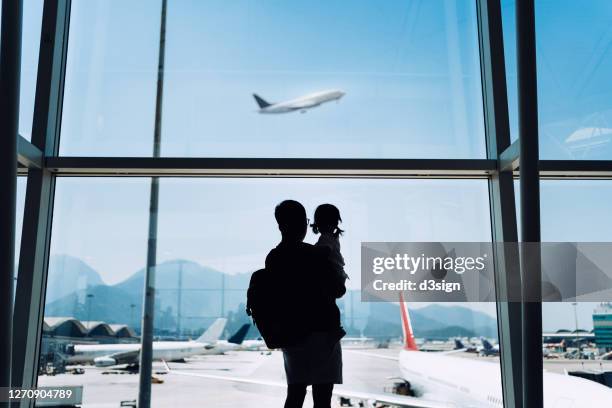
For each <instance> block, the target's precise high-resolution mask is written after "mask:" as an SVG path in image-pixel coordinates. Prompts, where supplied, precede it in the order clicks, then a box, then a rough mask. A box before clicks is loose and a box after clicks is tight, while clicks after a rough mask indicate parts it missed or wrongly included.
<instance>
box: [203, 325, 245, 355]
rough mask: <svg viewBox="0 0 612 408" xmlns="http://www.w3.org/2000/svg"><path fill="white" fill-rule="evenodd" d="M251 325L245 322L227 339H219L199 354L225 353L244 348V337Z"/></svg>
mask: <svg viewBox="0 0 612 408" xmlns="http://www.w3.org/2000/svg"><path fill="white" fill-rule="evenodd" d="M250 328H251V325H250V324H249V323H245V324H243V325H242V326H241V327H240V329H238V331H237V332H236V333H235V334H234V335H233V336H232V337H230V338H229V339H227V340H217V341H216V342H215V344H214V346H213V347H212V348H209V349H205V350H203V351H202V352H201V353H199V354H215V355H217V354H224V353H226V352H228V351H234V350H243V345H244V338H245V337H246V335H247V333H248V332H249V329H250Z"/></svg>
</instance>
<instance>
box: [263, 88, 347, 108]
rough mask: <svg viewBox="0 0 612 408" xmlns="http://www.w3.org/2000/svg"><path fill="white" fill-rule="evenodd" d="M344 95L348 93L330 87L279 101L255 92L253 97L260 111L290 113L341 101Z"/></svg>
mask: <svg viewBox="0 0 612 408" xmlns="http://www.w3.org/2000/svg"><path fill="white" fill-rule="evenodd" d="M344 95H346V92H343V91H340V90H339V89H330V90H327V91H321V92H315V93H311V94H308V95H304V96H300V97H299V98H295V99H291V100H288V101H285V102H278V103H270V102H267V101H266V100H264V99H263V98H262V97H261V96H259V95H257V94H253V97H254V98H255V101H256V102H257V105H258V106H259V111H258V112H259V113H288V112H294V111H300V112H301V113H306V111H307V110H308V109H312V108H315V107H317V106H319V105H321V104H324V103H325V102H331V101H339V100H340V98H342V97H343V96H344Z"/></svg>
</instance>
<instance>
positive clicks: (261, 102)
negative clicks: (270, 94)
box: [253, 94, 272, 109]
mask: <svg viewBox="0 0 612 408" xmlns="http://www.w3.org/2000/svg"><path fill="white" fill-rule="evenodd" d="M253 98H255V101H256V102H257V105H259V108H260V109H263V108H267V107H268V106H270V105H272V104H271V103H269V102H266V101H265V100H264V99H263V98H262V97H261V96H259V95H257V94H253Z"/></svg>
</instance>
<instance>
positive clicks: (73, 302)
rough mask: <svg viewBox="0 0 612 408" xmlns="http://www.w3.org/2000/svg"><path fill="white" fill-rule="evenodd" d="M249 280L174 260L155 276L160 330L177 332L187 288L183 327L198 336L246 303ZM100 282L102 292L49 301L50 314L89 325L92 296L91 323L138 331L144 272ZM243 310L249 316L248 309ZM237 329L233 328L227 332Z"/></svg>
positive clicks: (77, 291) (83, 289)
mask: <svg viewBox="0 0 612 408" xmlns="http://www.w3.org/2000/svg"><path fill="white" fill-rule="evenodd" d="M179 276H180V277H179ZM249 279H250V274H239V275H227V274H224V273H223V272H220V271H217V270H215V269H212V268H208V267H203V266H201V265H199V264H197V263H195V262H191V261H184V260H173V261H168V262H164V263H161V264H159V265H158V266H157V269H156V276H155V288H156V297H155V328H156V329H157V330H162V331H163V330H168V331H174V330H176V327H177V315H178V309H179V308H178V305H179V290H178V288H179V287H181V288H182V290H181V291H180V303H181V308H180V309H181V327H182V329H183V330H188V331H194V332H195V333H197V332H199V331H201V330H202V329H203V328H205V327H207V326H208V325H209V324H210V322H211V321H212V320H214V319H215V318H216V317H218V316H220V315H221V314H224V315H227V314H228V312H229V311H234V312H235V311H237V310H238V309H239V305H240V304H241V303H244V302H245V296H246V289H247V287H248V284H249ZM92 282H93V281H92ZM99 282H101V284H100V285H98V286H93V285H89V286H90V288H89V289H87V286H86V285H83V286H77V287H74V286H70V289H72V291H71V292H70V294H69V295H65V296H63V297H60V298H58V297H53V298H52V299H50V300H48V301H47V305H46V309H45V314H46V315H47V316H74V317H77V318H79V319H86V316H87V314H88V312H87V309H88V304H87V302H88V301H87V297H86V295H87V294H88V293H90V294H93V297H91V298H89V299H90V300H89V301H90V302H91V303H90V304H91V307H90V308H89V310H90V311H89V315H90V318H91V320H103V321H106V322H112V323H126V324H130V325H132V326H134V327H136V328H139V326H140V319H139V318H138V319H132V318H131V316H132V315H133V314H134V313H136V315H137V316H139V315H140V311H141V310H142V300H143V288H144V268H143V269H140V270H139V271H137V272H136V273H134V274H133V275H132V276H130V277H129V278H128V279H126V280H124V281H122V282H120V283H118V284H116V285H112V286H109V285H104V284H103V283H102V281H101V280H99ZM222 288H223V289H224V290H225V294H224V295H222ZM132 305H134V306H132ZM240 310H244V306H242V307H241V308H240ZM243 313H244V312H243ZM245 317H246V315H245ZM232 329H233V327H232V326H231V325H230V326H229V327H228V330H232Z"/></svg>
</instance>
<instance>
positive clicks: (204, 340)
mask: <svg viewBox="0 0 612 408" xmlns="http://www.w3.org/2000/svg"><path fill="white" fill-rule="evenodd" d="M226 324H227V319H225V318H219V319H217V320H215V321H214V322H213V324H211V325H210V327H209V328H208V329H207V330H206V331H205V332H204V333H203V334H202V335H201V336H200V337H198V338H197V339H196V340H189V341H154V342H153V360H155V361H160V360H165V361H174V360H181V359H184V358H186V357H191V356H194V355H198V354H222V353H223V352H224V351H228V350H230V349H235V348H237V346H238V345H239V344H240V343H242V341H243V340H244V337H245V336H246V333H247V332H248V330H249V327H250V324H245V325H243V326H242V327H241V328H240V329H239V330H238V331H237V332H236V334H235V335H234V336H232V337H231V338H230V339H229V340H228V341H220V340H219V337H220V336H221V334H222V333H223V330H224V329H225V325H226ZM234 343H235V346H234ZM139 356H140V343H124V344H77V345H74V346H72V353H71V355H70V356H69V357H68V359H67V363H68V364H78V363H93V364H94V365H96V366H97V367H111V366H115V365H119V364H134V363H137V362H138V359H139Z"/></svg>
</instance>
